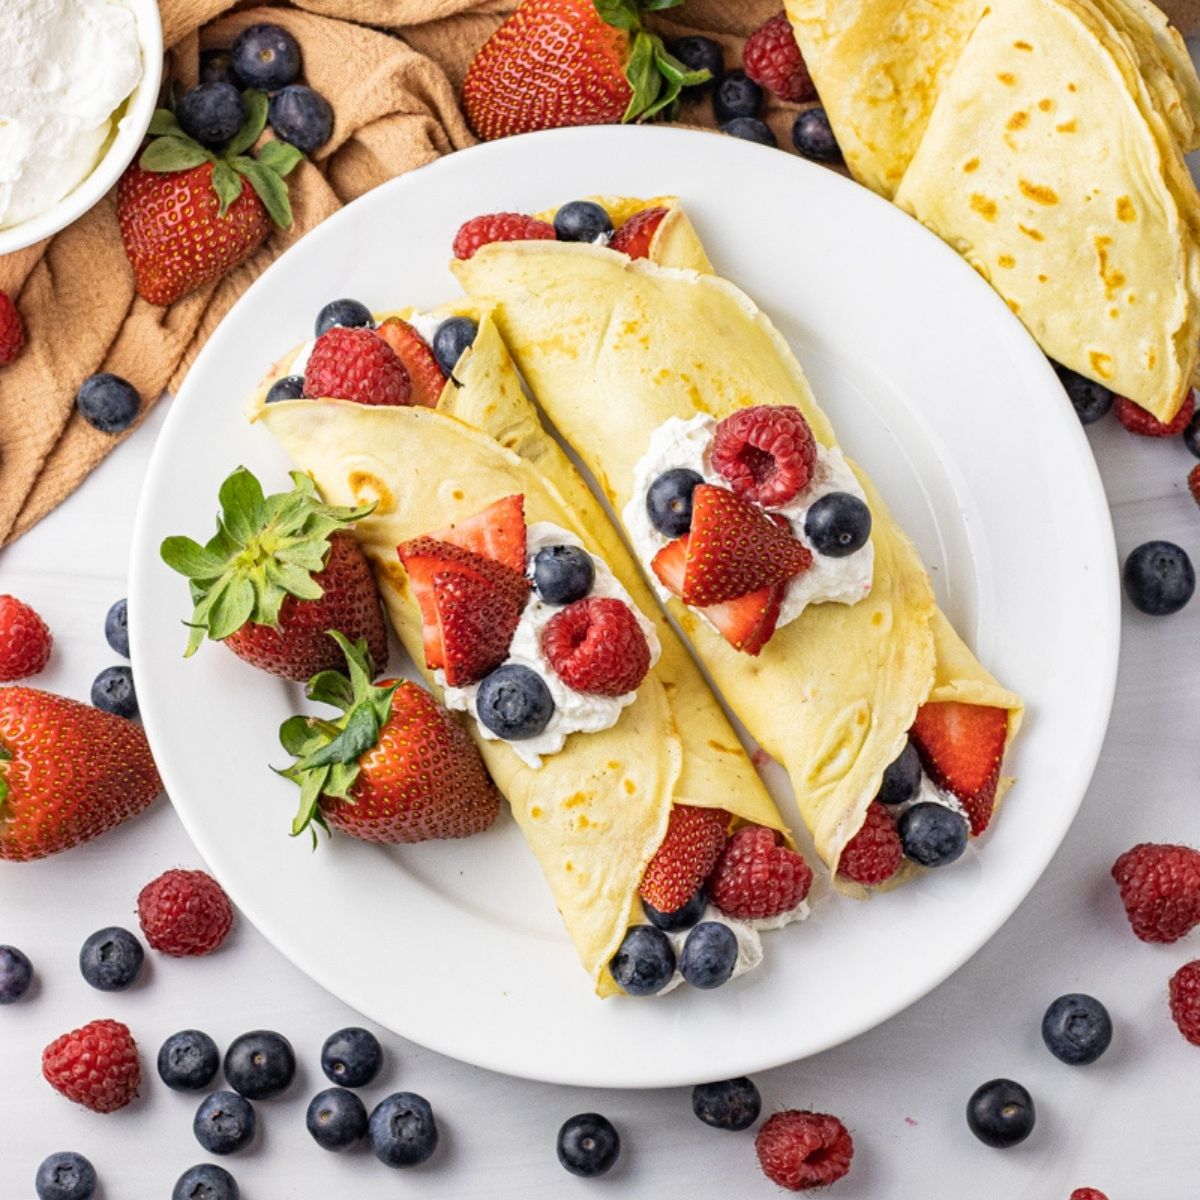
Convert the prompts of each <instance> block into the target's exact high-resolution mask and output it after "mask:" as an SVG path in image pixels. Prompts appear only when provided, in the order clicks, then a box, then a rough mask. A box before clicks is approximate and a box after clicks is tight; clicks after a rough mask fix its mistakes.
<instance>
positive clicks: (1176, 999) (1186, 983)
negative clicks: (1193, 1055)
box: [1169, 958, 1200, 1046]
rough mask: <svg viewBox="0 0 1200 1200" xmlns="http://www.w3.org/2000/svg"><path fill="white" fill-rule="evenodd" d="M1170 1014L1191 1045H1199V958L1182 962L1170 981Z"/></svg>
mask: <svg viewBox="0 0 1200 1200" xmlns="http://www.w3.org/2000/svg"><path fill="white" fill-rule="evenodd" d="M1169 990H1170V996H1171V1016H1172V1017H1174V1018H1175V1024H1176V1025H1177V1026H1179V1032H1180V1033H1182V1034H1183V1036H1184V1037H1185V1038H1187V1040H1188V1041H1189V1042H1191V1043H1192V1045H1193V1046H1200V958H1197V959H1195V960H1194V961H1192V962H1190V963H1184V964H1183V966H1182V967H1180V968H1179V970H1178V971H1176V972H1175V974H1174V975H1172V976H1171V983H1170V987H1169Z"/></svg>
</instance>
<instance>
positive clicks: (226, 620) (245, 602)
mask: <svg viewBox="0 0 1200 1200" xmlns="http://www.w3.org/2000/svg"><path fill="white" fill-rule="evenodd" d="M253 611H254V584H253V583H252V582H251V581H250V580H249V579H236V580H232V581H230V582H229V583H228V584H226V586H225V587H223V588H222V589H221V591H220V592H219V593H218V594H217V599H216V600H214V601H213V605H212V609H211V611H210V613H209V617H208V633H209V636H210V637H212V638H215V639H216V640H217V641H218V642H219V641H223V640H224V639H225V638H227V637H229V635H230V634H233V633H237V631H238V630H239V629H241V627H242V626H243V625H245V624H246V622H247V621H248V620H249V619H250V614H251V613H252V612H253Z"/></svg>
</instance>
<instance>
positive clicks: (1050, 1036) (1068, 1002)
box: [1042, 992, 1113, 1067]
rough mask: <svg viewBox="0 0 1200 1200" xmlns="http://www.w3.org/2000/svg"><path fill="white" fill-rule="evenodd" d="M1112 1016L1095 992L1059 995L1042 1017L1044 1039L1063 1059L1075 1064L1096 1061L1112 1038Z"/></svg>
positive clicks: (1062, 1060)
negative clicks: (1091, 994) (1088, 994)
mask: <svg viewBox="0 0 1200 1200" xmlns="http://www.w3.org/2000/svg"><path fill="white" fill-rule="evenodd" d="M1112 1032H1113V1029H1112V1018H1111V1017H1110V1016H1109V1015H1108V1009H1107V1008H1105V1007H1104V1005H1103V1004H1101V1003H1100V1001H1099V1000H1097V999H1096V998H1095V997H1094V996H1085V995H1083V994H1082V993H1080V992H1072V993H1070V994H1068V995H1066V996H1059V998H1058V999H1057V1000H1055V1001H1054V1003H1053V1004H1051V1005H1050V1007H1049V1008H1048V1009H1046V1015H1045V1016H1044V1017H1043V1018H1042V1041H1044V1042H1045V1043H1046V1049H1047V1050H1049V1051H1050V1053H1051V1054H1053V1055H1054V1057H1055V1058H1057V1059H1059V1060H1060V1061H1061V1062H1065V1063H1070V1064H1071V1066H1073V1067H1078V1066H1082V1065H1084V1064H1085V1063H1093V1062H1095V1061H1096V1059H1098V1058H1099V1057H1100V1055H1102V1054H1103V1053H1104V1052H1105V1050H1107V1049H1108V1044H1109V1042H1111V1041H1112Z"/></svg>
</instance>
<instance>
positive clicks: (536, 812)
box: [529, 804, 542, 821]
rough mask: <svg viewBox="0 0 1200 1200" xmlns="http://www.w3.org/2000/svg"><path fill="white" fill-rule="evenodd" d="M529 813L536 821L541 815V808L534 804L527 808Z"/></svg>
mask: <svg viewBox="0 0 1200 1200" xmlns="http://www.w3.org/2000/svg"><path fill="white" fill-rule="evenodd" d="M529 815H530V816H531V817H532V818H533V819H534V820H535V821H536V820H537V819H538V817H540V816H541V815H542V810H541V809H540V808H539V807H538V806H537V805H536V804H535V805H534V806H533V807H532V808H531V809H530V810H529Z"/></svg>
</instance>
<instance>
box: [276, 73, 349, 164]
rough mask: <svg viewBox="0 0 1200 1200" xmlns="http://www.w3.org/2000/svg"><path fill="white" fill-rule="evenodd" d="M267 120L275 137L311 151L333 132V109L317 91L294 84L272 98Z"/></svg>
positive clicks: (317, 147) (318, 147) (326, 139)
mask: <svg viewBox="0 0 1200 1200" xmlns="http://www.w3.org/2000/svg"><path fill="white" fill-rule="evenodd" d="M268 113H269V115H268V117H267V120H268V121H270V123H271V129H272V130H273V131H274V133H275V136H276V137H277V138H280V139H282V140H283V141H285V142H290V143H291V144H292V145H293V146H295V147H296V149H297V150H301V151H303V152H304V153H305V154H311V153H312V152H313V151H314V150H319V149H320V148H321V147H322V146H323V145H325V143H326V142H327V141H329V139H330V137H331V136H332V135H333V109H332V108H331V107H330V105H329V101H328V100H326V99H325V97H324V96H322V95H321V93H320V92H316V91H313V89H312V88H310V87H305V86H304V85H303V84H300V83H293V84H291V85H289V86H288V87H285V88H283V89H281V90H280V91H278V92H276V93H275V95H273V96H272V97H271V104H270V108H269V109H268Z"/></svg>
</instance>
